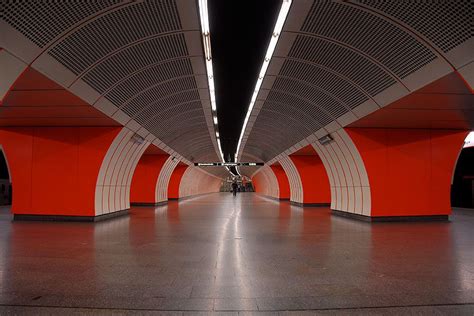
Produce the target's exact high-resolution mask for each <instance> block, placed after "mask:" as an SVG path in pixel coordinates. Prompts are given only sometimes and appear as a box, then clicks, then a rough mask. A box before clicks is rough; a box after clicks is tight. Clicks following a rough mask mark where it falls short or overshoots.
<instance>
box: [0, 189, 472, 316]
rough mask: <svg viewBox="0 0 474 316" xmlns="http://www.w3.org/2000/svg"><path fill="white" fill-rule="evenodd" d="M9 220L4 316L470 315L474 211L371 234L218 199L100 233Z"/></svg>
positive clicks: (132, 219) (325, 212)
mask: <svg viewBox="0 0 474 316" xmlns="http://www.w3.org/2000/svg"><path fill="white" fill-rule="evenodd" d="M1 213H2V214H1V215H0V254H1V255H0V314H28V313H29V314H35V315H41V314H71V313H75V314H90V313H98V314H111V313H118V314H120V315H127V314H136V313H143V314H145V315H148V314H152V313H153V312H154V313H158V312H161V313H160V314H159V315H201V314H202V315H206V314H209V313H219V314H222V315H241V314H244V315H247V314H248V315H253V314H256V315H259V314H262V315H293V314H295V315H301V314H303V315H306V314H308V315H313V314H315V313H318V314H319V313H321V314H337V315H341V314H342V315H344V314H351V313H356V314H361V315H367V314H374V315H375V314H376V315H380V314H383V315H392V314H394V315H395V314H397V315H398V314H413V315H415V314H451V315H458V314H461V315H463V314H466V315H469V314H471V315H472V314H473V313H474V304H473V303H474V251H472V250H473V248H472V245H473V244H474V234H473V227H474V210H473V211H471V210H468V209H464V210H454V211H453V215H452V216H451V218H450V221H449V222H417V223H366V222H362V221H355V220H351V219H347V218H343V217H338V216H333V215H332V214H331V210H330V209H329V208H328V207H303V208H302V207H297V206H293V205H291V204H290V203H289V202H285V201H283V202H278V201H274V200H272V199H267V198H265V197H262V196H260V195H257V194H255V193H239V194H238V195H237V197H235V198H234V197H233V196H232V194H230V193H214V194H208V195H202V196H199V197H195V198H191V199H187V200H184V201H179V202H178V201H170V202H169V203H168V204H166V205H163V206H158V207H132V208H131V209H130V214H129V216H123V217H118V218H114V219H110V220H108V221H103V222H98V223H76V222H62V223H61V222H18V221H12V220H11V216H10V214H9V212H8V209H6V208H3V209H2V211H1Z"/></svg>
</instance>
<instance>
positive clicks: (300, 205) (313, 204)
mask: <svg viewBox="0 0 474 316" xmlns="http://www.w3.org/2000/svg"><path fill="white" fill-rule="evenodd" d="M290 203H291V205H295V206H299V207H329V206H331V203H300V202H295V201H291V202H290Z"/></svg>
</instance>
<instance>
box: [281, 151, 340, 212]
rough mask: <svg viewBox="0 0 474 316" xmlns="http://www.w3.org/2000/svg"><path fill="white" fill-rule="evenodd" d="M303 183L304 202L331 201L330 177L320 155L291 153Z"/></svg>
mask: <svg viewBox="0 0 474 316" xmlns="http://www.w3.org/2000/svg"><path fill="white" fill-rule="evenodd" d="M289 157H290V159H291V160H292V161H293V164H294V165H295V167H296V169H297V170H298V173H299V175H300V179H301V183H302V185H303V203H305V204H306V203H308V204H329V203H331V189H330V186H329V178H328V175H327V173H326V169H325V168H324V165H323V162H322V161H321V159H320V158H319V156H318V155H311V156H310V155H306V156H300V155H290V156H289Z"/></svg>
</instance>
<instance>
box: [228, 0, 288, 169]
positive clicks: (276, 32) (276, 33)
mask: <svg viewBox="0 0 474 316" xmlns="http://www.w3.org/2000/svg"><path fill="white" fill-rule="evenodd" d="M291 1H292V0H283V1H282V4H281V8H280V13H279V14H278V19H277V22H276V23H275V28H274V29H273V33H272V37H271V39H270V43H269V44H268V48H267V52H266V54H265V59H264V60H263V64H262V68H260V73H259V74H258V79H257V83H256V85H255V89H254V91H253V94H252V99H251V100H250V104H249V107H248V109H247V114H246V115H245V120H244V125H243V126H242V131H241V132H240V138H239V143H238V145H237V151H236V153H235V159H236V160H237V158H238V155H239V150H240V146H241V145H242V139H243V137H244V133H245V129H246V128H247V124H248V121H249V118H250V115H251V114H252V110H253V107H254V106H255V101H256V100H257V96H258V92H259V91H260V87H261V85H262V82H263V78H264V77H265V74H266V73H267V69H268V66H269V65H270V60H271V59H272V56H273V52H274V51H275V47H276V45H277V43H278V38H279V37H280V33H281V30H282V29H283V24H285V20H286V17H287V15H288V12H289V11H290V6H291Z"/></svg>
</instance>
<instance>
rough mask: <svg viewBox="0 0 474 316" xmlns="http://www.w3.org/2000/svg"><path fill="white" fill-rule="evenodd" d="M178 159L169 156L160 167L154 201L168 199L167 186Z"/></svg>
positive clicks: (158, 201)
mask: <svg viewBox="0 0 474 316" xmlns="http://www.w3.org/2000/svg"><path fill="white" fill-rule="evenodd" d="M178 163H179V160H178V159H176V158H174V157H172V156H170V157H168V159H166V161H165V163H164V164H163V167H162V168H161V171H160V174H159V176H158V180H157V181H156V187H155V201H156V203H160V202H165V201H167V200H168V187H169V183H170V179H171V175H172V173H173V171H174V169H175V168H176V166H177V165H178Z"/></svg>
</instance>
